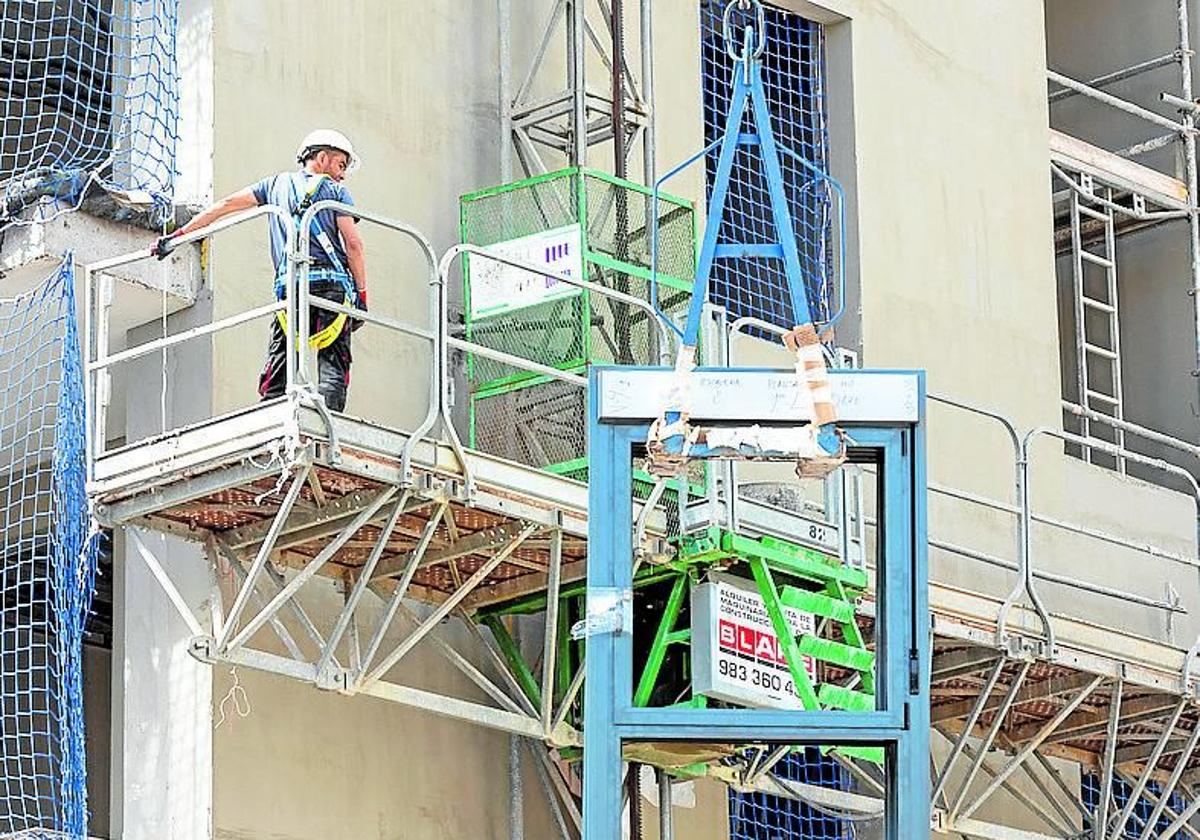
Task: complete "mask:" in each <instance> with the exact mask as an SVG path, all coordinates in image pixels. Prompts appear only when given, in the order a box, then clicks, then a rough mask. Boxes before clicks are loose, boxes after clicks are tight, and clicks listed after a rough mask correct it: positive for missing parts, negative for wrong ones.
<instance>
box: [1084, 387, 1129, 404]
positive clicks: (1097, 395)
mask: <svg viewBox="0 0 1200 840" xmlns="http://www.w3.org/2000/svg"><path fill="white" fill-rule="evenodd" d="M1087 397H1088V399H1089V400H1099V401H1100V402H1106V403H1108V404H1109V405H1120V404H1121V401H1120V400H1119V399H1118V398H1117V397H1114V396H1112V395H1111V394H1105V393H1104V392H1102V391H1091V390H1089V391H1088V392H1087Z"/></svg>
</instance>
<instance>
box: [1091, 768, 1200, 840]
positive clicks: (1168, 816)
mask: <svg viewBox="0 0 1200 840" xmlns="http://www.w3.org/2000/svg"><path fill="white" fill-rule="evenodd" d="M1079 789H1080V793H1081V794H1082V797H1081V798H1082V800H1083V806H1084V807H1085V808H1086V809H1087V810H1088V811H1090V812H1091V813H1093V814H1094V813H1095V812H1096V806H1097V805H1099V804H1100V777H1099V776H1096V775H1094V774H1092V773H1085V774H1083V777H1082V778H1081V779H1080V784H1079ZM1146 789H1147V791H1148V794H1149V795H1142V796H1141V797H1139V798H1138V801H1137V805H1135V806H1134V809H1133V813H1131V814H1130V815H1129V821H1128V822H1126V823H1125V828H1124V829H1122V831H1121V837H1125V838H1134V840H1138V838H1141V837H1143V836H1145V831H1146V823H1147V822H1148V821H1149V819H1150V817H1151V816H1152V815H1153V813H1154V808H1155V804H1156V803H1157V802H1158V799H1159V796H1160V795H1161V794H1162V785H1161V784H1159V783H1158V782H1149V783H1147V785H1146ZM1132 793H1133V786H1132V785H1131V784H1129V783H1128V782H1126V781H1124V780H1123V779H1114V780H1113V784H1112V797H1111V799H1110V800H1109V805H1108V830H1109V831H1111V830H1112V829H1113V828H1114V827H1115V822H1116V821H1117V820H1118V819H1120V816H1121V812H1122V810H1123V809H1124V808H1125V806H1126V805H1128V804H1129V796H1130V794H1132ZM1187 806H1188V801H1187V800H1186V799H1184V798H1183V797H1182V796H1180V795H1179V794H1178V793H1172V794H1171V796H1170V798H1169V799H1168V800H1167V805H1166V808H1165V809H1164V810H1163V812H1162V813H1161V814H1160V815H1159V817H1158V820H1157V821H1156V822H1155V824H1154V831H1153V832H1151V833H1150V836H1151V837H1158V836H1160V835H1163V834H1164V833H1165V832H1166V830H1167V829H1168V828H1169V827H1170V826H1171V823H1172V822H1173V821H1174V820H1175V818H1176V817H1177V816H1178V815H1179V814H1180V813H1181V812H1182V811H1183V810H1184V809H1185V808H1187ZM1085 824H1087V825H1088V827H1089V828H1090V827H1091V826H1090V823H1089V821H1086V820H1085ZM1089 836H1090V835H1089ZM1105 836H1107V832H1106V834H1105ZM1180 836H1182V834H1181V835H1180Z"/></svg>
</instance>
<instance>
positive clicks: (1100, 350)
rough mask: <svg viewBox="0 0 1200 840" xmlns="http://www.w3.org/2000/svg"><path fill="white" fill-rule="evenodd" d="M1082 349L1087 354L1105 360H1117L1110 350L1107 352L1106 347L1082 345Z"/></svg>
mask: <svg viewBox="0 0 1200 840" xmlns="http://www.w3.org/2000/svg"><path fill="white" fill-rule="evenodd" d="M1083 349H1084V350H1085V351H1086V352H1088V353H1095V354H1096V355H1097V356H1103V357H1104V358H1106V359H1112V360H1113V361H1116V359H1117V354H1116V353H1114V352H1113V351H1112V350H1109V349H1108V348H1107V347H1101V346H1100V345H1098V344H1087V343H1085V344H1084V345H1083Z"/></svg>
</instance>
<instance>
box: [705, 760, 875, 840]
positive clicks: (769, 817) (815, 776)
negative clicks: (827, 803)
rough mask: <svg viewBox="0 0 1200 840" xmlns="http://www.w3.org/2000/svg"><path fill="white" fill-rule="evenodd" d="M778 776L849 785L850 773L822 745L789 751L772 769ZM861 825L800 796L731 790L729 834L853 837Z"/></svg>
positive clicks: (747, 838)
mask: <svg viewBox="0 0 1200 840" xmlns="http://www.w3.org/2000/svg"><path fill="white" fill-rule="evenodd" d="M771 772H772V773H773V774H774V775H775V776H776V777H777V778H778V779H780V780H782V781H784V782H785V783H786V782H799V783H802V784H806V785H814V786H817V787H822V788H830V789H836V790H849V788H850V777H849V774H848V773H847V772H846V771H845V770H843V769H842V767H841V766H840V765H839V764H837V762H835V761H834V760H833V759H831V758H829V757H827V756H823V755H821V751H820V750H819V749H817V748H816V747H806V748H804V749H803V750H802V751H798V752H793V753H789V754H788V755H787V756H785V757H784V758H783V760H782V761H780V762H779V763H778V764H777V765H775V767H774V769H773V770H772V771H771ZM857 836H858V835H857V834H856V833H855V825H854V824H853V823H852V822H851V821H850V820H848V819H843V818H841V817H839V816H837V815H835V814H833V813H830V812H828V811H825V810H822V809H819V808H817V807H815V806H814V805H812V804H810V803H808V802H804V801H802V799H800V798H791V797H780V796H771V795H769V794H765V793H753V794H748V793H739V792H738V791H735V790H731V791H730V792H729V840H850V838H854V837H857Z"/></svg>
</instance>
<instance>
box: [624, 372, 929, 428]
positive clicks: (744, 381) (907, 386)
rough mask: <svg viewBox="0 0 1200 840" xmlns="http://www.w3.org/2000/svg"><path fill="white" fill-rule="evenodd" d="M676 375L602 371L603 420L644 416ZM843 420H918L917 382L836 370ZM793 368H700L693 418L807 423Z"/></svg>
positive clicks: (662, 400) (656, 409) (806, 403)
mask: <svg viewBox="0 0 1200 840" xmlns="http://www.w3.org/2000/svg"><path fill="white" fill-rule="evenodd" d="M674 382H675V373H674V372H673V371H669V370H619V369H614V370H605V371H602V372H601V374H600V389H601V390H600V418H601V419H602V420H645V419H652V418H654V417H657V416H658V415H659V414H661V413H662V410H663V406H664V405H666V401H667V399H668V395H669V394H670V392H671V387H672V385H673V384H674ZM829 384H830V389H831V390H832V392H833V404H834V407H835V408H836V409H837V415H838V420H839V421H843V422H860V423H871V422H876V423H888V422H900V423H911V422H916V420H917V419H918V402H919V398H918V392H919V388H918V380H917V376H916V374H912V373H903V372H888V373H877V372H864V371H843V370H835V371H830V373H829ZM802 387H807V386H804V385H803V384H802V383H801V382H800V378H799V377H798V376H796V372H795V371H794V370H737V369H729V370H697V371H695V372H693V373H692V375H691V383H690V385H689V391H690V395H691V411H690V415H691V418H692V420H693V421H694V422H700V421H705V420H712V421H718V422H719V421H750V422H776V423H782V422H788V421H792V420H796V421H801V422H806V421H809V420H811V419H812V401H811V400H805V399H802V395H801V393H800V389H801V388H802Z"/></svg>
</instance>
